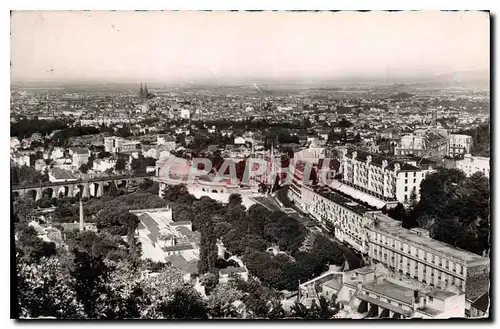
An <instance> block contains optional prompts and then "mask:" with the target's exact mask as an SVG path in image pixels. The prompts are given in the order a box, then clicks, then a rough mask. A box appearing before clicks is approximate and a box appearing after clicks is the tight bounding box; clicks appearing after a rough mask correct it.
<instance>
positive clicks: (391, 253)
mask: <svg viewBox="0 0 500 329" xmlns="http://www.w3.org/2000/svg"><path fill="white" fill-rule="evenodd" d="M367 216H368V217H370V219H371V220H372V222H371V223H370V224H369V225H367V226H366V234H367V237H366V244H367V250H368V257H369V258H370V259H372V260H373V261H375V262H379V263H382V264H385V265H386V266H387V267H388V268H389V269H390V270H392V271H394V272H395V273H398V274H399V275H400V276H403V277H407V278H409V279H413V280H416V281H418V282H421V283H423V284H426V285H429V286H431V287H440V288H442V289H450V288H452V287H456V288H458V289H460V290H461V291H465V288H466V281H468V280H473V279H474V276H476V275H481V274H485V273H489V267H490V266H489V263H490V261H489V258H485V257H481V256H479V255H477V254H474V253H472V252H469V251H465V250H461V249H457V248H454V247H453V246H450V245H448V244H446V243H443V242H440V241H437V240H434V239H432V238H430V237H429V233H428V232H427V231H426V230H423V229H419V228H414V229H411V230H408V229H405V228H403V227H401V222H398V221H396V220H394V219H392V218H390V217H388V216H386V215H383V214H381V213H368V214H367Z"/></svg>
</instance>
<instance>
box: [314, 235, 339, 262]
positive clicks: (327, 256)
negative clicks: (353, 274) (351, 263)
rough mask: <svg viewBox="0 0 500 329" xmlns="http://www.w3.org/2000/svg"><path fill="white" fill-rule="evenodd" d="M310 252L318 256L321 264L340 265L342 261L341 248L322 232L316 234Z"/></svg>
mask: <svg viewBox="0 0 500 329" xmlns="http://www.w3.org/2000/svg"><path fill="white" fill-rule="evenodd" d="M311 252H312V253H313V254H316V255H317V256H318V257H319V259H320V262H321V263H322V264H330V265H341V264H342V263H343V262H344V253H343V252H342V250H341V249H340V248H339V247H338V246H337V245H336V244H335V243H334V242H332V241H330V239H328V238H327V237H326V236H324V235H323V234H318V235H316V238H315V239H314V244H313V248H312V251H311Z"/></svg>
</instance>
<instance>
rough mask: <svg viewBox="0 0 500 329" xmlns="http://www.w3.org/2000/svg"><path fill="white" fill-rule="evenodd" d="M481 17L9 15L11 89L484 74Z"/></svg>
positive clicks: (486, 50) (485, 28) (486, 49)
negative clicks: (53, 84) (50, 84)
mask: <svg viewBox="0 0 500 329" xmlns="http://www.w3.org/2000/svg"><path fill="white" fill-rule="evenodd" d="M489 24H490V23H489V13H487V12H437V11H430V12H365V13H360V12H335V13H333V12H319V13H315V12H253V13H250V12H131V11H117V12H109V11H87V12H84V11H58V12H52V11H45V12H40V11H24V12H20V11H13V12H12V15H11V81H12V82H23V81H27V82H43V81H59V82H64V81H69V82H71V81H102V82H104V81H109V82H116V83H120V82H123V83H129V82H133V81H151V82H152V83H154V82H157V83H166V82H174V83H175V82H190V81H200V82H203V81H218V80H220V81H248V80H254V79H257V80H270V81H271V80H283V81H290V80H303V81H308V80H311V81H325V80H336V79H341V78H348V79H349V78H351V79H358V78H364V79H368V80H370V79H374V80H384V79H386V80H387V81H388V82H390V81H397V80H398V79H400V80H405V79H409V78H411V77H415V78H416V79H417V80H418V79H422V78H425V77H432V76H438V75H440V74H447V73H452V72H457V71H458V72H468V71H487V72H489V67H490V25H489Z"/></svg>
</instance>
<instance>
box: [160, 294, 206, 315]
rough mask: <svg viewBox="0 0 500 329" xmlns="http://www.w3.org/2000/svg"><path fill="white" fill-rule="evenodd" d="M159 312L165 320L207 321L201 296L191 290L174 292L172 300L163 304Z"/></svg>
mask: <svg viewBox="0 0 500 329" xmlns="http://www.w3.org/2000/svg"><path fill="white" fill-rule="evenodd" d="M160 312H161V313H162V315H163V316H164V317H165V318H166V319H187V320H193V319H208V314H207V309H206V308H205V305H204V304H203V301H202V300H201V296H200V295H199V294H198V293H197V292H196V291H194V290H193V289H192V288H183V289H180V290H178V291H176V292H175V293H174V296H173V299H172V300H170V301H169V302H167V303H165V304H164V305H163V306H162V307H161V308H160Z"/></svg>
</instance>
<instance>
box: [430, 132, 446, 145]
mask: <svg viewBox="0 0 500 329" xmlns="http://www.w3.org/2000/svg"><path fill="white" fill-rule="evenodd" d="M425 137H426V139H427V141H428V142H429V143H430V144H434V143H436V142H440V141H446V138H445V137H443V136H441V135H438V134H436V133H433V132H427V133H426V134H425Z"/></svg>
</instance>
